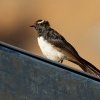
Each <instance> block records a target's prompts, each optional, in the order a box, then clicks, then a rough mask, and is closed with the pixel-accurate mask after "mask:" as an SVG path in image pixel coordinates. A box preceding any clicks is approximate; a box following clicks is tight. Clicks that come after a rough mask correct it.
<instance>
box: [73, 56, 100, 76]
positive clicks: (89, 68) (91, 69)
mask: <svg viewBox="0 0 100 100" xmlns="http://www.w3.org/2000/svg"><path fill="white" fill-rule="evenodd" d="M71 62H73V63H75V64H77V65H79V66H80V67H81V68H82V70H84V71H85V72H88V73H90V74H93V75H96V76H99V77H100V70H99V69H97V68H96V67H95V66H94V65H92V64H91V63H89V62H88V61H86V60H85V59H83V58H81V57H80V58H79V60H78V62H74V61H71Z"/></svg>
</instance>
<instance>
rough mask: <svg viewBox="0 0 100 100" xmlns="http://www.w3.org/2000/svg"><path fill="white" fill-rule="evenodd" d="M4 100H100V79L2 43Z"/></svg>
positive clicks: (0, 76)
mask: <svg viewBox="0 0 100 100" xmlns="http://www.w3.org/2000/svg"><path fill="white" fill-rule="evenodd" d="M0 100H100V78H98V77H95V76H93V75H90V74H87V73H84V72H81V71H78V70H75V69H73V68H70V67H68V66H64V65H62V64H59V63H56V62H53V61H50V60H46V59H44V58H42V57H39V56H37V55H34V54H31V53H29V52H27V51H25V50H22V49H19V48H17V47H14V46H11V45H8V44H6V43H3V42H0Z"/></svg>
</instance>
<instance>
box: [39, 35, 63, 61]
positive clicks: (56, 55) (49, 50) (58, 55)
mask: <svg viewBox="0 0 100 100" xmlns="http://www.w3.org/2000/svg"><path fill="white" fill-rule="evenodd" d="M38 44H39V46H40V49H41V51H42V53H43V54H44V55H45V56H46V57H47V58H48V59H51V60H54V61H60V60H62V59H64V54H63V53H62V52H60V51H58V50H56V49H55V48H54V46H53V45H51V44H50V43H48V41H47V40H44V38H43V37H42V36H41V37H38Z"/></svg>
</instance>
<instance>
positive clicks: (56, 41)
mask: <svg viewBox="0 0 100 100" xmlns="http://www.w3.org/2000/svg"><path fill="white" fill-rule="evenodd" d="M30 27H34V28H35V29H36V31H37V33H38V44H39V46H40V49H41V51H42V53H43V54H44V55H45V56H46V57H47V58H48V59H51V60H53V61H57V62H61V63H62V62H63V60H64V59H65V60H68V61H71V62H73V63H75V64H77V65H79V66H80V67H81V68H82V70H84V71H85V72H88V73H91V74H94V75H96V76H100V70H99V69H97V68H96V67H95V66H94V65H92V64H91V63H89V62H88V61H86V60H85V59H83V58H82V57H80V55H79V54H78V52H77V51H76V50H75V48H74V47H73V46H72V45H71V44H70V43H68V42H67V41H66V40H65V38H64V37H63V36H62V35H60V34H59V33H58V32H57V31H55V30H54V29H52V28H51V27H50V24H49V22H48V21H45V20H37V21H36V22H35V23H34V24H33V25H31V26H30Z"/></svg>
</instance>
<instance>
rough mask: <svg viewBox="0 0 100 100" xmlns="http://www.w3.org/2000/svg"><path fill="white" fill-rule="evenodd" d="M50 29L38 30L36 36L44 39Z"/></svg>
mask: <svg viewBox="0 0 100 100" xmlns="http://www.w3.org/2000/svg"><path fill="white" fill-rule="evenodd" d="M50 29H51V28H50V27H47V28H41V29H38V36H39V37H40V36H43V37H44V36H45V35H46V34H47V33H48V32H49V30H50Z"/></svg>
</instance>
